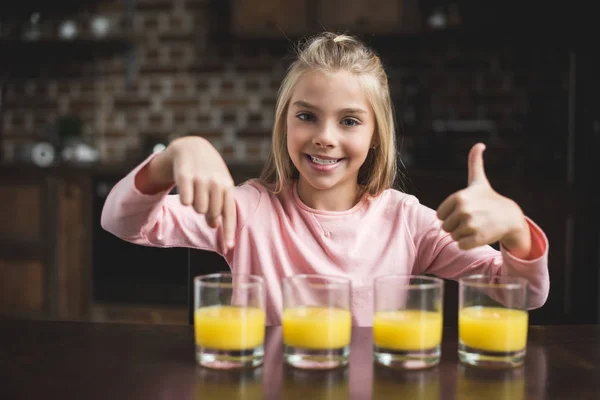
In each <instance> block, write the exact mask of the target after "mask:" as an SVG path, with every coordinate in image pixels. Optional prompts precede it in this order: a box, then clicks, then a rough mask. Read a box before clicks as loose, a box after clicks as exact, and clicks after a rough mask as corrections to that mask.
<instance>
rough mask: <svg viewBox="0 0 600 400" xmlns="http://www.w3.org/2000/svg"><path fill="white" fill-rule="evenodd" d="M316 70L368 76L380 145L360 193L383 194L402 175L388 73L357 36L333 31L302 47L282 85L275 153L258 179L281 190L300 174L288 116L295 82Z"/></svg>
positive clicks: (362, 174) (363, 170) (364, 171)
mask: <svg viewBox="0 0 600 400" xmlns="http://www.w3.org/2000/svg"><path fill="white" fill-rule="evenodd" d="M312 71H324V72H336V71H348V72H351V73H353V74H355V75H356V76H358V77H361V78H363V79H362V82H361V83H362V84H363V88H364V90H365V94H366V96H367V99H368V101H369V103H370V105H371V108H372V109H373V112H374V114H375V133H374V136H373V144H374V145H375V146H374V147H372V148H371V149H370V150H369V153H368V155H367V158H366V160H365V162H364V163H363V165H362V166H361V167H360V170H359V173H358V182H357V183H358V184H359V185H360V188H361V189H360V193H359V195H360V196H361V197H362V196H363V195H365V194H369V195H372V196H376V195H379V194H381V192H383V191H384V190H385V189H388V188H390V187H392V186H393V185H394V182H395V179H396V174H397V164H396V139H395V123H394V111H393V107H392V102H391V99H390V92H389V86H388V79H387V75H386V73H385V71H384V69H383V65H382V64H381V60H380V59H379V57H378V56H377V55H376V54H375V53H374V52H373V51H372V50H371V49H369V48H368V47H367V46H366V45H364V44H363V43H362V42H360V41H359V40H357V39H356V38H354V37H352V36H348V35H338V34H335V33H330V32H325V33H321V34H319V35H317V36H315V37H312V38H310V39H309V40H308V41H306V43H304V44H303V45H302V46H300V47H299V49H298V51H297V56H296V59H295V61H294V62H293V63H292V64H291V65H290V67H289V69H288V71H287V74H286V76H285V78H284V79H283V82H282V83H281V86H280V88H279V93H278V96H277V104H276V106H275V123H274V125H273V133H272V143H271V151H270V153H269V157H268V159H267V162H266V164H265V166H264V169H263V171H262V174H261V176H260V178H259V182H260V183H262V184H263V185H264V186H265V187H267V188H268V189H269V190H271V191H273V192H274V193H279V192H281V191H282V190H283V189H284V188H285V187H288V186H289V185H291V184H292V183H293V181H294V180H295V179H297V178H298V170H297V169H296V167H295V166H294V164H293V162H292V160H291V158H290V156H289V154H288V151H287V143H286V141H287V136H286V135H287V133H286V114H287V110H288V107H289V103H290V100H291V97H292V93H293V90H294V87H295V86H296V83H297V82H298V81H299V80H300V78H301V77H302V76H304V75H305V74H306V73H308V72H312Z"/></svg>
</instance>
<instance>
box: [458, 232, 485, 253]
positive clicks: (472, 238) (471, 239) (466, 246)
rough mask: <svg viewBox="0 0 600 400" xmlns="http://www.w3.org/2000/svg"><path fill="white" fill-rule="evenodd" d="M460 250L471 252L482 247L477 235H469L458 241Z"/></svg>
mask: <svg viewBox="0 0 600 400" xmlns="http://www.w3.org/2000/svg"><path fill="white" fill-rule="evenodd" d="M457 243H458V248H459V249H461V250H471V249H474V248H475V247H479V246H481V243H479V241H478V240H477V236H476V235H468V236H465V237H463V238H461V239H460V240H458V242H457Z"/></svg>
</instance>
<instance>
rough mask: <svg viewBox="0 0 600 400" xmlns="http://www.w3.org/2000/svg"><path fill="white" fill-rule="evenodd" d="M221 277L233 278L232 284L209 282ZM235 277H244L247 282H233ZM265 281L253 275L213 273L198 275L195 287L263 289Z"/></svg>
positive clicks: (195, 279) (195, 278)
mask: <svg viewBox="0 0 600 400" xmlns="http://www.w3.org/2000/svg"><path fill="white" fill-rule="evenodd" d="M219 277H231V279H232V282H209V281H207V279H215V278H219ZM235 277H243V278H244V279H246V280H247V281H246V282H235V283H234V282H233V278H235ZM264 282H265V280H264V279H263V278H262V277H261V276H258V275H252V274H234V273H228V272H217V273H212V274H206V275H197V276H195V277H194V284H195V285H200V286H202V287H212V288H217V287H227V288H233V287H236V288H244V289H247V288H251V287H259V288H260V287H263V285H264Z"/></svg>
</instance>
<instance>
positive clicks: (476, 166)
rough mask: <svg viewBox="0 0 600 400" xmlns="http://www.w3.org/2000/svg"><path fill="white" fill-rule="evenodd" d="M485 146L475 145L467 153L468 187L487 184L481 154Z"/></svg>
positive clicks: (481, 144)
mask: <svg viewBox="0 0 600 400" xmlns="http://www.w3.org/2000/svg"><path fill="white" fill-rule="evenodd" d="M484 151H485V144H483V143H477V144H476V145H475V146H473V147H472V148H471V151H470V152H469V181H468V184H469V186H471V185H475V184H487V183H488V180H487V177H486V175H485V169H484V167H483V152H484Z"/></svg>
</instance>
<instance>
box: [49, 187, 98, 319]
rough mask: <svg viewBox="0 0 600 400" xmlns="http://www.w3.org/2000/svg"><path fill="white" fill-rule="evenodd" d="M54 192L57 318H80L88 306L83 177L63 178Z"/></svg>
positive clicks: (87, 190) (87, 235)
mask: <svg viewBox="0 0 600 400" xmlns="http://www.w3.org/2000/svg"><path fill="white" fill-rule="evenodd" d="M53 186H54V190H55V191H56V194H55V195H56V220H55V221H53V225H54V226H55V227H56V232H55V234H56V250H55V251H56V257H55V259H56V260H57V263H56V265H55V266H54V268H53V269H54V270H55V271H56V288H55V291H56V298H55V301H54V306H55V311H56V314H57V316H58V317H59V318H60V319H80V318H83V317H85V316H87V314H88V313H89V310H90V303H91V281H90V279H91V278H90V276H91V272H90V269H91V266H90V264H91V263H90V255H91V243H90V242H91V234H90V231H91V227H90V225H91V224H90V221H89V220H90V215H91V209H90V203H91V199H90V191H91V188H90V187H91V184H90V182H89V179H87V178H86V177H77V178H75V177H63V178H60V179H57V180H56V181H55V183H54V185H53Z"/></svg>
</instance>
